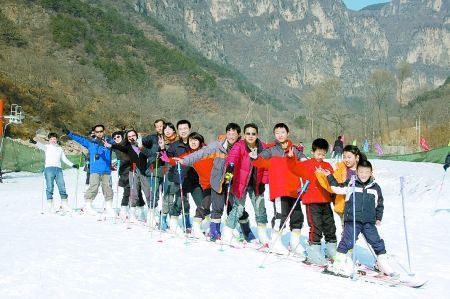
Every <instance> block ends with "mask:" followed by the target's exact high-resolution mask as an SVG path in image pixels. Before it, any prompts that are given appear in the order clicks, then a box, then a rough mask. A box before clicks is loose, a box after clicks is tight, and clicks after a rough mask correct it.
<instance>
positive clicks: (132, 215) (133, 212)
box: [128, 207, 138, 223]
mask: <svg viewBox="0 0 450 299" xmlns="http://www.w3.org/2000/svg"><path fill="white" fill-rule="evenodd" d="M137 221H138V220H137V218H136V207H131V208H130V215H129V216H128V222H130V223H136V222H137Z"/></svg>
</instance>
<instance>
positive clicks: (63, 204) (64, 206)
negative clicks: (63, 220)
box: [61, 199, 72, 213]
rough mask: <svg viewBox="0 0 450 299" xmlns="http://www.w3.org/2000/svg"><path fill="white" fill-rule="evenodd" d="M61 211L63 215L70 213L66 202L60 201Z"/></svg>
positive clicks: (70, 210)
mask: <svg viewBox="0 0 450 299" xmlns="http://www.w3.org/2000/svg"><path fill="white" fill-rule="evenodd" d="M61 210H62V211H63V213H70V212H72V209H71V208H70V207H69V202H68V201H67V199H66V200H61Z"/></svg>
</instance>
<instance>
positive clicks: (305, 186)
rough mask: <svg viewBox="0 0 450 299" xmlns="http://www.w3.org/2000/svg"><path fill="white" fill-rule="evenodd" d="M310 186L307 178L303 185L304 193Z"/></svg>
mask: <svg viewBox="0 0 450 299" xmlns="http://www.w3.org/2000/svg"><path fill="white" fill-rule="evenodd" d="M308 186H309V181H308V180H306V182H305V184H304V185H303V187H302V193H304V192H305V191H306V189H308Z"/></svg>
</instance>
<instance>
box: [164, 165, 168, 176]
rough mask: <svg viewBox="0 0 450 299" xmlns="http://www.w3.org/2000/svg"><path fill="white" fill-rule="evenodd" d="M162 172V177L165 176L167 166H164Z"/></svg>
mask: <svg viewBox="0 0 450 299" xmlns="http://www.w3.org/2000/svg"><path fill="white" fill-rule="evenodd" d="M163 172H164V175H166V174H167V166H166V165H164V167H163Z"/></svg>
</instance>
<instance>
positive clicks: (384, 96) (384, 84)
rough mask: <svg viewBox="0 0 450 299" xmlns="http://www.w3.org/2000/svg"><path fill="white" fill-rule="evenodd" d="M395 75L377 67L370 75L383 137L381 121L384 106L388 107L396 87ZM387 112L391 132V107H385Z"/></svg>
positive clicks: (372, 94)
mask: <svg viewBox="0 0 450 299" xmlns="http://www.w3.org/2000/svg"><path fill="white" fill-rule="evenodd" d="M394 82H395V81H394V77H393V76H392V74H391V73H390V72H389V71H388V70H385V69H375V70H374V71H373V72H372V74H371V75H370V77H369V86H370V88H369V90H370V94H371V97H372V100H373V101H374V102H375V104H376V106H377V108H378V111H377V112H378V134H379V136H380V138H382V137H383V127H382V121H381V118H382V117H381V113H382V110H383V109H382V108H383V107H386V106H387V105H388V104H389V102H388V100H389V98H390V97H391V95H392V91H393V88H394ZM384 110H385V114H386V129H387V132H388V133H389V109H387V108H386V109H384Z"/></svg>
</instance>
